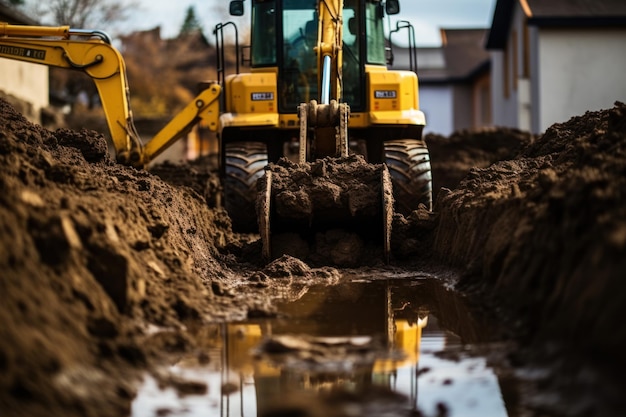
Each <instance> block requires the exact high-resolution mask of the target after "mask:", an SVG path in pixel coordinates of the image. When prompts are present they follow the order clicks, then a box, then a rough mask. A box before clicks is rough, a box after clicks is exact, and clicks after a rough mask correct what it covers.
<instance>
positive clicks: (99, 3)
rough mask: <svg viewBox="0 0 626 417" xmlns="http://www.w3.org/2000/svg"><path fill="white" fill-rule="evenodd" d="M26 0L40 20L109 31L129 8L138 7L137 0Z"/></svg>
mask: <svg viewBox="0 0 626 417" xmlns="http://www.w3.org/2000/svg"><path fill="white" fill-rule="evenodd" d="M19 1H23V0H19ZM25 3H26V4H29V5H30V9H31V13H32V15H33V16H37V17H38V18H39V20H42V21H49V22H50V23H52V24H56V25H69V26H71V27H74V28H99V29H106V30H107V31H110V26H115V25H117V24H119V23H120V22H123V21H124V20H126V19H127V18H128V17H129V13H130V11H132V10H134V9H137V8H138V7H139V4H138V3H137V1H136V0H131V1H124V0H48V1H46V2H40V1H33V0H27V1H26V2H25Z"/></svg>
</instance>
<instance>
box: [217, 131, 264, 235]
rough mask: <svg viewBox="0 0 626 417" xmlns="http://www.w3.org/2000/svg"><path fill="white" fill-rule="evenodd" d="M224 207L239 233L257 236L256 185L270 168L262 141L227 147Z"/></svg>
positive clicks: (234, 144) (233, 144) (240, 143)
mask: <svg viewBox="0 0 626 417" xmlns="http://www.w3.org/2000/svg"><path fill="white" fill-rule="evenodd" d="M225 152H226V155H225V165H224V168H225V172H224V179H223V187H224V207H225V208H226V211H227V212H228V215H229V216H230V218H231V220H232V223H233V230H234V231H236V232H240V233H257V232H258V231H259V227H258V224H257V216H256V209H255V202H256V198H257V189H256V183H257V180H258V179H259V178H261V177H262V176H263V173H264V168H265V166H266V165H267V162H268V161H267V146H266V145H265V144H264V143H261V142H235V143H229V144H226V147H225Z"/></svg>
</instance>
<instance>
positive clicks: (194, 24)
mask: <svg viewBox="0 0 626 417" xmlns="http://www.w3.org/2000/svg"><path fill="white" fill-rule="evenodd" d="M195 31H202V25H201V24H200V21H199V20H198V17H197V16H196V9H195V8H194V7H193V6H189V7H188V8H187V13H186V15H185V20H184V22H183V25H182V26H181V28H180V32H179V34H178V36H184V35H188V34H190V33H193V32H195Z"/></svg>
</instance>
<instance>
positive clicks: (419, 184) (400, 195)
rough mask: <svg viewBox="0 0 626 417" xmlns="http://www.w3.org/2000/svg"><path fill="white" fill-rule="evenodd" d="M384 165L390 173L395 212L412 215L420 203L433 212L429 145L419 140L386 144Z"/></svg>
mask: <svg viewBox="0 0 626 417" xmlns="http://www.w3.org/2000/svg"><path fill="white" fill-rule="evenodd" d="M385 163H386V164H387V167H388V168H389V173H390V174H391V181H392V183H393V197H394V198H395V200H396V203H395V209H396V212H398V213H401V214H404V215H405V216H406V215H409V214H410V213H411V212H412V211H413V210H416V209H417V207H418V206H419V204H420V203H421V204H424V205H425V206H426V208H427V209H428V210H432V206H433V180H432V174H431V168H430V155H429V153H428V148H427V146H426V143H425V142H424V141H423V140H419V139H400V140H390V141H386V142H385Z"/></svg>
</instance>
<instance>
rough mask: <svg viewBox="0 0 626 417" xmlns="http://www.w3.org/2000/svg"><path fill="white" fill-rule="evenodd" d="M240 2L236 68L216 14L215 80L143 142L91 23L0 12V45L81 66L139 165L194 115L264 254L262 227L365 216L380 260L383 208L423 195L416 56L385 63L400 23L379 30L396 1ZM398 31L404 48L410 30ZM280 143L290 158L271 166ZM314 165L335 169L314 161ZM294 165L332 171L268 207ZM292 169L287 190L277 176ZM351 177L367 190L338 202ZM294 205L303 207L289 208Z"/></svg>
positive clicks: (118, 60) (349, 191)
mask: <svg viewBox="0 0 626 417" xmlns="http://www.w3.org/2000/svg"><path fill="white" fill-rule="evenodd" d="M250 2H251V6H250V8H251V13H250V14H251V25H250V34H251V35H250V48H249V51H250V52H249V64H250V71H249V72H247V73H240V71H239V65H237V67H236V71H235V72H234V73H230V74H226V70H225V67H226V66H225V65H224V42H223V39H224V36H223V35H224V34H223V31H224V30H225V28H228V27H229V26H231V25H232V26H234V27H235V28H236V26H235V25H234V23H232V22H228V23H226V24H220V25H218V26H216V28H215V32H214V33H215V35H216V50H217V53H218V68H217V74H218V77H217V78H218V80H216V81H215V82H209V83H204V84H203V85H204V88H203V90H202V91H201V92H200V93H199V94H198V95H197V96H196V97H195V98H194V99H193V100H192V101H191V102H190V103H189V104H188V105H187V106H186V107H185V108H184V109H183V110H182V111H181V112H180V113H178V114H177V115H175V116H174V117H173V119H172V120H171V121H170V122H169V123H168V124H167V125H166V126H165V127H164V128H163V129H162V130H161V131H160V132H159V133H157V135H156V136H154V137H153V138H152V139H150V140H149V141H146V142H145V143H144V142H143V141H142V140H141V139H140V138H139V135H138V133H137V131H136V129H135V127H134V124H133V116H132V112H131V109H130V106H129V87H128V82H127V78H126V70H125V64H124V59H123V57H122V56H121V54H120V53H119V51H118V50H117V49H116V48H115V47H114V46H113V45H112V43H111V39H110V38H109V36H108V35H107V34H106V33H105V32H103V31H99V30H84V29H72V28H70V27H68V26H60V27H43V26H20V25H10V24H6V23H0V57H4V58H9V59H17V60H21V61H27V62H33V63H39V64H44V65H49V66H57V67H62V68H68V69H73V70H78V71H82V72H84V73H85V74H87V75H89V76H90V77H91V78H92V79H93V80H94V82H95V84H96V87H97V89H98V92H99V95H100V98H101V102H102V106H103V108H104V112H105V115H106V119H107V123H108V127H109V130H110V135H111V139H112V141H113V144H114V147H115V151H116V156H117V160H118V161H119V162H120V163H123V164H129V165H133V166H136V167H144V166H146V165H147V164H148V163H149V162H150V161H151V160H152V159H153V158H155V157H156V156H157V155H159V154H160V153H161V152H162V151H163V150H165V149H166V148H167V147H168V146H170V145H171V144H172V143H174V142H175V141H176V140H178V139H180V138H181V137H183V136H184V135H186V133H187V132H188V131H189V130H190V129H192V128H193V127H194V126H195V125H196V124H198V123H199V122H200V121H203V122H204V123H205V125H206V126H208V128H209V129H211V130H213V131H216V132H217V136H218V138H219V150H220V173H221V178H222V186H223V189H224V201H225V206H226V209H227V211H228V212H229V214H230V216H231V218H232V219H233V225H234V228H235V229H239V230H241V231H253V230H252V229H256V227H257V226H258V229H256V230H258V231H259V233H260V235H261V240H262V242H263V254H264V255H265V256H266V257H267V258H270V257H272V256H275V255H278V254H275V253H273V252H272V249H271V247H272V245H271V236H272V233H273V232H274V231H275V230H276V231H277V230H285V229H286V230H290V231H296V232H303V234H305V235H308V236H309V237H311V236H312V235H313V234H314V233H315V232H316V231H317V230H319V229H321V228H333V227H338V226H342V225H350V227H352V228H353V229H355V230H359V231H363V230H372V229H375V230H376V232H375V233H374V236H375V238H376V239H379V240H380V241H382V246H383V248H384V253H385V257H386V258H387V259H388V258H389V254H390V251H391V247H390V235H391V221H392V220H391V219H392V216H393V213H394V212H400V213H403V214H408V213H410V212H411V211H412V210H414V209H416V208H417V207H418V205H419V204H424V205H425V206H426V208H427V209H431V206H432V184H431V183H432V180H431V169H430V158H429V154H428V149H427V147H426V145H425V143H424V142H423V140H422V130H423V128H424V125H425V117H424V114H423V112H422V111H420V110H419V101H418V80H417V75H416V73H415V70H416V69H415V68H411V69H412V70H406V71H391V70H389V69H388V68H387V64H388V62H389V59H390V54H389V49H390V48H389V35H390V33H393V32H396V31H398V30H400V28H401V27H409V28H410V29H411V33H412V27H411V26H410V24H408V23H407V22H402V24H401V23H398V26H397V28H396V30H395V31H394V30H392V31H388V33H387V34H386V33H385V16H386V15H394V14H398V13H399V12H400V4H399V1H398V0H386V1H385V2H383V1H382V0H250ZM229 9H230V14H231V15H233V16H242V15H243V14H244V9H245V8H244V1H243V0H233V1H231V2H230V7H229ZM409 41H410V42H409V52H410V54H411V56H412V57H413V56H415V43H414V37H411V36H409ZM236 48H237V49H239V46H238V42H237V43H236ZM236 56H237V57H239V56H240V51H239V50H237V51H236ZM411 62H412V63H413V60H411ZM293 149H295V150H296V151H295V153H294V154H295V158H293V159H295V162H294V164H293V165H288V164H285V163H282V165H281V166H280V167H277V165H276V164H280V163H281V161H283V160H284V159H285V158H283V157H285V156H286V155H288V154H289V153H290V151H291V150H293ZM353 154H361V155H363V160H365V161H366V167H365V168H359V166H358V164H357V167H356V170H355V168H354V167H352V168H350V169H348V168H347V167H348V165H350V164H352V165H354V159H350V155H353ZM318 161H322V162H321V163H317V162H318ZM324 161H325V162H324ZM350 161H352V162H350ZM307 164H308V165H307ZM328 165H332V166H333V167H335V168H334V169H335V170H334V171H333V170H332V169H331V170H330V172H326V169H325V168H326V166H328ZM344 166H345V167H346V168H345V169H344V168H342V167H344ZM302 167H305V168H306V169H302ZM337 167H338V168H337ZM372 167H375V169H373V170H372V169H371V168H372ZM365 171H367V172H365ZM302 172H305V173H307V174H308V175H309V177H315V176H319V175H322V174H324V175H326V176H327V177H328V178H329V179H331V180H333V179H334V180H335V182H336V183H335V184H332V185H333V187H330V189H328V187H327V188H324V187H321V188H320V187H318V186H317V185H315V184H317V183H316V181H317V179H316V178H312V179H311V178H309V180H310V181H311V184H313V185H311V187H312V188H311V189H310V190H306V191H311V190H313V191H312V192H310V195H305V196H304V197H305V198H304V200H306V203H307V204H305V205H304V206H303V205H300V206H298V205H297V204H296V205H293V204H292V208H293V207H295V208H294V210H295V212H296V213H295V216H294V213H293V210H292V211H291V212H289V211H288V210H287V211H285V210H282V211H281V207H284V206H285V205H287V206H288V205H289V204H290V203H294V201H295V203H298V202H299V203H302V198H301V197H302V195H301V194H302V193H301V192H300V191H301V190H299V189H298V188H300V189H303V188H305V187H304V186H303V185H299V184H298V183H297V181H296V180H297V178H299V176H298V175H301V174H302ZM295 174H298V175H295ZM366 174H367V175H366ZM372 175H374V176H376V177H377V178H378V180H377V181H375V182H365V181H362V182H360V183H359V182H358V181H357V183H356V185H355V184H354V183H350V184H349V185H346V184H348V182H347V181H345V178H349V179H357V180H358V179H359V178H360V177H366V176H370V177H371V176H372ZM294 181H295V182H296V183H295V187H296V192H295V193H294V192H293V190H286V189H285V188H284V186H285V183H286V182H291V183H292V184H291V185H292V186H294V184H293V183H294ZM318 182H319V181H318ZM339 182H344V183H345V184H340V183H339ZM279 185H280V187H283V188H280V187H279ZM318 185H319V184H318ZM342 186H343V187H344V189H341V187H342ZM359 188H363V189H372V190H373V193H370V194H365V198H361V200H364V201H365V202H363V201H360V202H358V203H354V204H352V203H351V202H349V201H348V202H347V203H346V201H345V200H350V199H351V198H352V199H354V194H355V190H356V189H359ZM333 190H334V191H337V193H336V194H337V195H336V196H335V197H334V200H335V201H334V203H333V204H335V203H336V206H333V207H329V205H328V204H321V203H320V198H318V197H319V195H320V194H319V193H320V192H322V193H324V192H326V191H333ZM287 191H288V192H287ZM315 193H318V194H315ZM294 196H295V197H294ZM294 199H295V200H294ZM316 204H317V206H316ZM302 207H306V213H297V212H298V210H303V208H302ZM355 207H356V208H355Z"/></svg>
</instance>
